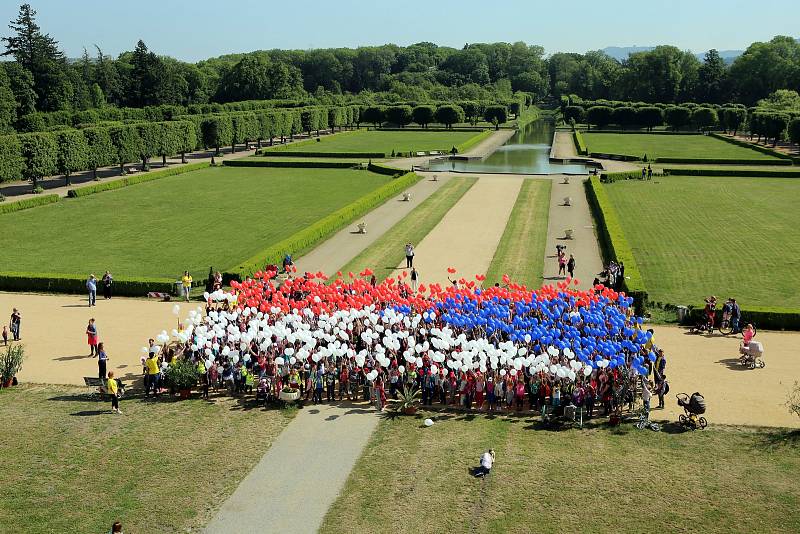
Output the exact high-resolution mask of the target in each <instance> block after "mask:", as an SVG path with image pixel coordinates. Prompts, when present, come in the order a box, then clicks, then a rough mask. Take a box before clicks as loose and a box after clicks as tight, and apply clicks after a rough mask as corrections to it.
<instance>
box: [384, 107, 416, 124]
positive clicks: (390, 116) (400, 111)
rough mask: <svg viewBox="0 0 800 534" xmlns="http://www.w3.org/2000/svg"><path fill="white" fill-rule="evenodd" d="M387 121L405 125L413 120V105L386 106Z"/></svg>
mask: <svg viewBox="0 0 800 534" xmlns="http://www.w3.org/2000/svg"><path fill="white" fill-rule="evenodd" d="M385 117H386V121H387V122H390V123H392V124H397V125H398V126H405V125H406V124H408V123H409V122H411V117H412V115H411V106H391V107H389V108H386V113H385Z"/></svg>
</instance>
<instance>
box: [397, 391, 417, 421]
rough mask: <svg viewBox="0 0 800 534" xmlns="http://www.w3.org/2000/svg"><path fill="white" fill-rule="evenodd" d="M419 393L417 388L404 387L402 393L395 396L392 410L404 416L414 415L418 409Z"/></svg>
mask: <svg viewBox="0 0 800 534" xmlns="http://www.w3.org/2000/svg"><path fill="white" fill-rule="evenodd" d="M419 399H420V391H419V389H418V388H416V387H414V386H412V387H404V388H403V391H401V392H399V393H398V394H397V400H395V401H394V404H395V406H394V409H395V411H397V412H401V413H404V414H406V415H414V414H415V413H417V409H418V408H419Z"/></svg>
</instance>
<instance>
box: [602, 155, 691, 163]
mask: <svg viewBox="0 0 800 534" xmlns="http://www.w3.org/2000/svg"><path fill="white" fill-rule="evenodd" d="M589 156H591V157H593V158H600V159H613V160H617V161H639V160H640V159H641V158H640V157H639V156H632V155H630V154H610V153H607V152H590V153H589ZM676 163H677V162H676Z"/></svg>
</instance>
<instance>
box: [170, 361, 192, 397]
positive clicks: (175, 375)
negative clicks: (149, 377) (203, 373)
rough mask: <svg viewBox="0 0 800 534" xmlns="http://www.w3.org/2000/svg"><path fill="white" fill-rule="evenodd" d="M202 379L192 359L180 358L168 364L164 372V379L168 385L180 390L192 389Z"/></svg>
mask: <svg viewBox="0 0 800 534" xmlns="http://www.w3.org/2000/svg"><path fill="white" fill-rule="evenodd" d="M199 379H200V371H198V370H197V365H195V364H194V363H192V362H191V360H186V359H183V358H181V359H179V360H178V361H177V362H174V363H172V364H170V365H168V366H167V370H166V371H165V372H164V381H165V382H166V384H167V386H169V387H171V388H174V389H176V390H178V391H181V390H186V389H192V388H193V387H194V386H196V385H197V381H198V380H199Z"/></svg>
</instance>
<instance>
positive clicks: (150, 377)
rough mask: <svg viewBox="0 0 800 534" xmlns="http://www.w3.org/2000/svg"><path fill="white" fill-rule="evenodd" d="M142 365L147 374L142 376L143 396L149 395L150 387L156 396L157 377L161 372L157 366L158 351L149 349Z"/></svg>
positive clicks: (157, 391)
mask: <svg viewBox="0 0 800 534" xmlns="http://www.w3.org/2000/svg"><path fill="white" fill-rule="evenodd" d="M144 366H145V369H147V374H146V375H145V377H144V396H145V397H149V396H150V389H151V388H152V390H153V394H154V395H155V396H156V397H158V393H159V384H158V379H159V375H160V373H161V370H160V369H159V367H158V352H156V351H151V352H150V354H149V355H148V356H147V359H146V360H145V361H144Z"/></svg>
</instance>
